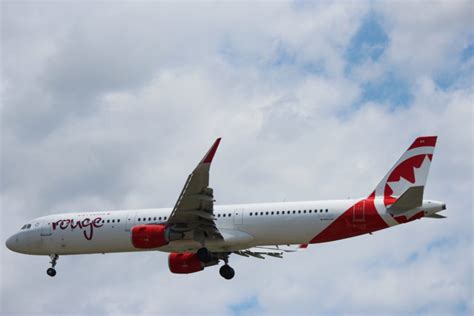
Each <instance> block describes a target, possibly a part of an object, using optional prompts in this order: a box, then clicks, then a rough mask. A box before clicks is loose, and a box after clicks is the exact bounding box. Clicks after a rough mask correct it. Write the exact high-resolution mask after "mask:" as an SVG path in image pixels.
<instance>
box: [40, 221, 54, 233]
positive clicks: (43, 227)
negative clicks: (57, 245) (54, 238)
mask: <svg viewBox="0 0 474 316" xmlns="http://www.w3.org/2000/svg"><path fill="white" fill-rule="evenodd" d="M51 234H52V231H51V223H46V222H44V223H43V224H42V225H41V233H40V235H41V236H51Z"/></svg>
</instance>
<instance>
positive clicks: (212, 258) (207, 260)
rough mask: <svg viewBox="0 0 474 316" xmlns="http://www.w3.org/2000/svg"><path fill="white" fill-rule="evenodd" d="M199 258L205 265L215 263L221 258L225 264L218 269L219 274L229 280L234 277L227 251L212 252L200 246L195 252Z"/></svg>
mask: <svg viewBox="0 0 474 316" xmlns="http://www.w3.org/2000/svg"><path fill="white" fill-rule="evenodd" d="M196 254H197V256H198V258H199V260H200V261H201V262H203V263H204V264H205V265H206V266H209V265H215V264H217V263H218V262H219V260H222V261H224V262H225V264H224V265H223V266H222V267H221V268H220V269H219V274H220V275H221V276H222V277H223V278H224V279H226V280H230V279H232V278H233V277H234V275H235V271H234V269H232V268H231V267H230V266H229V253H222V252H218V253H215V252H214V253H213V252H210V251H209V250H208V249H207V248H206V247H202V248H200V249H199V250H198V251H197V252H196Z"/></svg>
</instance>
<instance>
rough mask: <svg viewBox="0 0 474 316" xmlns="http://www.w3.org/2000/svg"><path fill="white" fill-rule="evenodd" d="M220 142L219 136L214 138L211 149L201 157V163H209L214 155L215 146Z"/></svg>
mask: <svg viewBox="0 0 474 316" xmlns="http://www.w3.org/2000/svg"><path fill="white" fill-rule="evenodd" d="M220 142H221V138H220V137H219V138H218V139H216V141H215V142H214V144H213V145H212V147H211V149H209V151H208V152H207V153H206V155H205V156H204V158H202V160H201V163H211V162H212V159H213V158H214V155H215V154H216V151H217V147H219V143H220Z"/></svg>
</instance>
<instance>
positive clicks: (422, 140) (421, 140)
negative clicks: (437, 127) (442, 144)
mask: <svg viewBox="0 0 474 316" xmlns="http://www.w3.org/2000/svg"><path fill="white" fill-rule="evenodd" d="M437 138H438V136H422V137H418V138H417V139H415V141H414V142H413V144H411V146H410V148H408V150H410V149H413V148H418V147H434V146H436V139H437Z"/></svg>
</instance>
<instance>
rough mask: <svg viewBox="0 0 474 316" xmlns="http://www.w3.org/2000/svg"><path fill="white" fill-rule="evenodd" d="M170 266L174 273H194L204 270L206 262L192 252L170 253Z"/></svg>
mask: <svg viewBox="0 0 474 316" xmlns="http://www.w3.org/2000/svg"><path fill="white" fill-rule="evenodd" d="M168 266H169V268H170V271H171V272H173V273H194V272H199V271H202V270H204V263H202V262H201V260H199V258H198V256H197V254H195V253H192V252H183V253H176V252H172V253H170V255H169V257H168Z"/></svg>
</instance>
